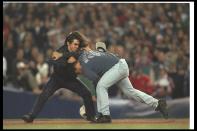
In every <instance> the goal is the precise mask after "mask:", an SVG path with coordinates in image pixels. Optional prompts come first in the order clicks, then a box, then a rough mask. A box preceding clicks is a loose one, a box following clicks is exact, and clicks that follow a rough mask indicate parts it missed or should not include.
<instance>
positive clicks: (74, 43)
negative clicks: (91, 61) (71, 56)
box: [67, 39, 80, 52]
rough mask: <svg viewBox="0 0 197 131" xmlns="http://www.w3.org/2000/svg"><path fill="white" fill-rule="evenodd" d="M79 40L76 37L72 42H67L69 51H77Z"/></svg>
mask: <svg viewBox="0 0 197 131" xmlns="http://www.w3.org/2000/svg"><path fill="white" fill-rule="evenodd" d="M79 44H80V43H79V40H77V39H74V40H73V41H72V42H71V43H67V45H68V50H69V52H75V51H77V50H78V48H79Z"/></svg>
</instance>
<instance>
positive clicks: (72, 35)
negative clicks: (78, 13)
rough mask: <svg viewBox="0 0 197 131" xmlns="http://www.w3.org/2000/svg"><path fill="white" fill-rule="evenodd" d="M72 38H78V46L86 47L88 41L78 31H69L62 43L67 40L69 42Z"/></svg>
mask: <svg viewBox="0 0 197 131" xmlns="http://www.w3.org/2000/svg"><path fill="white" fill-rule="evenodd" d="M74 39H77V40H79V43H80V44H79V47H80V48H82V47H86V46H87V45H88V43H89V40H88V39H87V38H86V37H85V36H84V35H82V34H81V33H80V32H78V31H74V32H71V33H69V35H68V36H67V37H66V39H65V41H64V44H67V42H69V43H71V42H73V40H74Z"/></svg>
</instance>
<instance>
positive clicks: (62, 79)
mask: <svg viewBox="0 0 197 131" xmlns="http://www.w3.org/2000/svg"><path fill="white" fill-rule="evenodd" d="M86 42H87V41H86V39H85V37H84V36H83V35H81V34H80V33H79V32H72V33H70V34H69V35H68V36H67V37H66V39H65V43H64V45H63V46H62V47H60V48H59V49H58V50H57V51H55V52H53V54H52V58H51V59H49V60H48V63H49V64H52V65H53V67H54V72H53V74H52V75H51V77H50V79H49V81H48V82H47V83H46V85H45V87H44V89H43V92H42V93H41V94H40V96H39V97H38V99H37V101H36V102H35V105H34V106H33V109H32V111H31V112H30V113H29V114H27V115H24V116H23V117H22V119H23V120H24V121H25V122H27V123H31V122H33V120H34V119H35V118H36V116H37V115H38V114H39V112H40V111H41V109H42V108H43V106H44V104H45V103H46V101H47V100H48V98H49V97H50V96H51V95H53V94H54V92H55V91H56V90H58V89H60V88H66V89H69V90H71V91H73V92H75V93H77V94H78V95H79V96H81V97H82V98H83V102H84V105H85V107H86V113H87V114H86V115H87V120H89V121H92V120H93V118H94V116H95V109H94V104H93V101H92V95H91V93H90V91H89V90H88V89H87V88H86V87H85V86H84V85H83V84H82V83H80V82H79V81H78V80H77V79H76V74H75V73H74V68H73V65H72V59H69V61H71V62H69V61H68V58H69V56H68V54H70V53H69V52H75V51H77V50H78V49H79V48H81V47H83V46H84V45H85V44H86Z"/></svg>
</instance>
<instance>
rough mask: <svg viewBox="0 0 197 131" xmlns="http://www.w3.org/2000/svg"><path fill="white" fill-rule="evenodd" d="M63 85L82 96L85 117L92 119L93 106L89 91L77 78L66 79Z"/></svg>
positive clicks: (93, 114) (93, 113)
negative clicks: (72, 79)
mask: <svg viewBox="0 0 197 131" xmlns="http://www.w3.org/2000/svg"><path fill="white" fill-rule="evenodd" d="M64 87H65V88H67V89H69V90H71V91H73V92H75V93H77V94H78V95H79V96H81V97H82V99H83V102H84V106H85V111H86V114H87V119H88V120H91V119H93V118H94V116H95V108H94V103H93V100H92V95H91V93H90V91H89V90H88V89H87V88H86V87H85V86H84V85H83V84H82V83H80V82H79V81H78V80H74V81H67V82H65V86H64Z"/></svg>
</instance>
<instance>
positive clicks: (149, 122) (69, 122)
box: [3, 119, 189, 129]
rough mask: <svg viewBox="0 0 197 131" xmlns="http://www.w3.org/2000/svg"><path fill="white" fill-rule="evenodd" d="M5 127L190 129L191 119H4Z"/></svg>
mask: <svg viewBox="0 0 197 131" xmlns="http://www.w3.org/2000/svg"><path fill="white" fill-rule="evenodd" d="M3 129H189V119H168V120H165V119H113V121H112V123H110V124H92V123H89V122H88V121H85V120H83V119H36V120H35V121H34V123H30V124H27V123H24V122H23V121H22V120H20V119H4V120H3Z"/></svg>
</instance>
